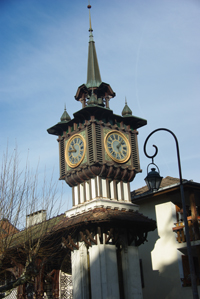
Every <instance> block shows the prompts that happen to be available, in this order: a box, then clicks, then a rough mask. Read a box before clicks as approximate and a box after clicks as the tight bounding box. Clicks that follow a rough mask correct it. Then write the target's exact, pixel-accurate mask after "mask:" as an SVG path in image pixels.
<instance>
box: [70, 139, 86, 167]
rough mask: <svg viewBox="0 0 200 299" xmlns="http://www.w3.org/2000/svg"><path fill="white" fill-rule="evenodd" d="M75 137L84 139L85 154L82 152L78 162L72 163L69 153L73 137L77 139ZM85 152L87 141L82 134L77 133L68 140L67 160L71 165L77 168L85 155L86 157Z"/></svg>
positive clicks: (84, 150) (84, 151)
mask: <svg viewBox="0 0 200 299" xmlns="http://www.w3.org/2000/svg"><path fill="white" fill-rule="evenodd" d="M75 138H80V139H81V141H83V147H84V148H83V154H82V157H81V159H80V160H79V161H78V162H76V163H72V162H71V161H70V160H69V156H68V154H69V146H70V144H71V142H72V141H73V139H75ZM85 153H86V141H85V139H84V137H83V136H82V135H81V134H75V135H73V136H71V137H70V139H69V140H68V141H67V145H66V147H65V161H66V163H67V164H68V165H69V167H71V168H75V167H77V166H78V165H80V164H81V162H82V161H83V159H84V157H85Z"/></svg>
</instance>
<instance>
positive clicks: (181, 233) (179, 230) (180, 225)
mask: <svg viewBox="0 0 200 299" xmlns="http://www.w3.org/2000/svg"><path fill="white" fill-rule="evenodd" d="M187 221H188V226H189V235H190V241H197V240H200V237H199V236H198V234H196V233H195V228H194V223H193V221H192V216H188V217H187ZM197 221H198V227H199V228H200V216H198V217H197ZM174 225H175V227H173V228H172V230H173V232H175V233H176V234H177V236H176V239H177V241H178V243H185V242H186V237H185V225H184V222H183V221H182V220H181V221H179V222H176V223H174Z"/></svg>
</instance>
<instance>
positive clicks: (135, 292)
mask: <svg viewBox="0 0 200 299" xmlns="http://www.w3.org/2000/svg"><path fill="white" fill-rule="evenodd" d="M122 268H123V278H124V292H125V298H126V299H142V298H143V295H142V285H141V277H140V265H139V257H138V248H137V247H135V246H127V247H125V248H123V250H122Z"/></svg>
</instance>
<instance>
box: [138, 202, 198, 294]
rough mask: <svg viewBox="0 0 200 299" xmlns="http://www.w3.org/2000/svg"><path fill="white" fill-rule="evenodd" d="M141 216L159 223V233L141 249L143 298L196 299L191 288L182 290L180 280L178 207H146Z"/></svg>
mask: <svg viewBox="0 0 200 299" xmlns="http://www.w3.org/2000/svg"><path fill="white" fill-rule="evenodd" d="M139 211H140V213H142V214H144V215H145V216H148V217H149V218H152V219H154V220H156V221H157V230H155V231H154V232H150V233H149V234H148V242H146V243H145V244H144V245H141V246H140V247H139V257H140V258H141V259H142V264H143V274H144V288H143V298H144V299H149V298H159V299H160V298H161V299H190V298H191V299H192V298H193V296H192V291H191V288H190V287H182V284H181V280H180V275H181V273H180V271H179V268H180V265H179V263H180V261H181V260H180V254H179V252H178V251H177V247H178V243H177V241H176V234H175V233H174V232H173V231H172V227H174V223H175V222H176V219H175V205H174V204H173V203H171V202H163V203H159V201H158V200H157V201H156V200H155V201H154V202H153V203H152V202H148V203H143V204H141V205H140V210H139ZM199 291H200V290H199Z"/></svg>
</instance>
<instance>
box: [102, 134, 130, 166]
mask: <svg viewBox="0 0 200 299" xmlns="http://www.w3.org/2000/svg"><path fill="white" fill-rule="evenodd" d="M104 145H105V149H106V152H107V154H108V156H109V157H110V158H111V159H112V160H114V161H115V162H118V163H125V162H127V161H128V159H129V158H130V154H131V150H130V144H129V141H128V139H127V138H126V136H125V135H124V134H122V133H121V132H118V131H111V132H109V133H108V134H107V135H106V137H105V139H104Z"/></svg>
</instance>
